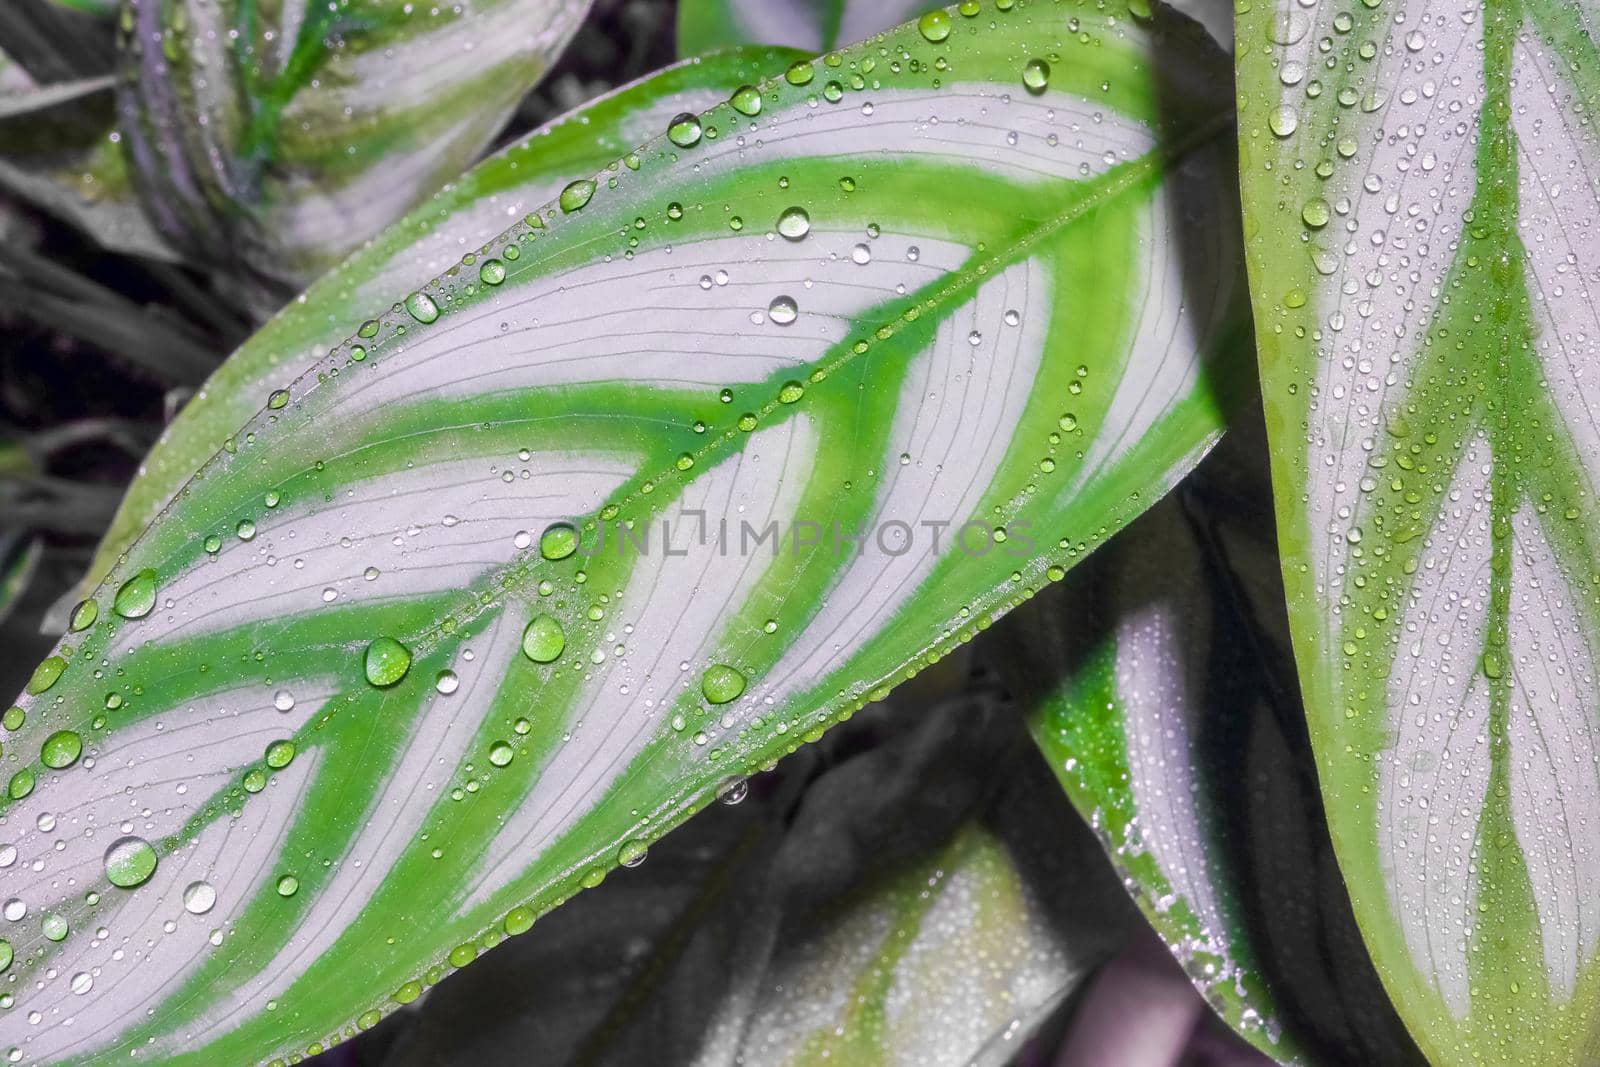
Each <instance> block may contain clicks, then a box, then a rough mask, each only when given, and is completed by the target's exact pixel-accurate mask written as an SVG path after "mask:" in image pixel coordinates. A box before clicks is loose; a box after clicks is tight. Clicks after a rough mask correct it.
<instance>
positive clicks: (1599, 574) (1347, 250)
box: [1239, 0, 1600, 1064]
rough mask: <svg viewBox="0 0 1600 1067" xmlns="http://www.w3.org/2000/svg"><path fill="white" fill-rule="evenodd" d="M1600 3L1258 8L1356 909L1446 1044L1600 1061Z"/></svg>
mask: <svg viewBox="0 0 1600 1067" xmlns="http://www.w3.org/2000/svg"><path fill="white" fill-rule="evenodd" d="M1593 16H1594V8H1593V6H1592V5H1585V4H1576V5H1575V4H1563V3H1555V2H1545V0H1527V2H1512V3H1498V2H1497V3H1492V4H1488V5H1484V6H1480V5H1478V4H1475V3H1474V4H1467V5H1459V4H1441V3H1436V2H1433V0H1368V2H1362V3H1328V4H1322V5H1318V6H1316V7H1315V8H1313V9H1309V10H1308V9H1306V8H1305V7H1304V6H1303V5H1301V4H1299V3H1293V2H1289V0H1283V2H1280V3H1266V4H1256V5H1254V6H1253V7H1252V8H1251V9H1250V10H1249V11H1248V13H1246V14H1244V15H1241V16H1240V23H1239V60H1240V86H1241V94H1242V103H1243V108H1242V110H1241V114H1242V115H1243V116H1244V117H1245V119H1246V121H1245V122H1244V129H1243V134H1242V136H1241V140H1242V142H1243V143H1242V150H1243V156H1242V158H1243V161H1244V166H1243V170H1244V175H1245V178H1244V183H1245V202H1246V205H1247V208H1248V218H1247V224H1248V226H1249V233H1250V238H1249V247H1248V252H1249V257H1250V269H1251V274H1252V282H1253V287H1254V296H1255V307H1256V315H1257V324H1258V330H1257V334H1258V337H1259V339H1260V344H1261V374H1262V382H1263V389H1264V394H1265V397H1266V403H1267V410H1268V422H1269V429H1270V431H1271V435H1272V443H1273V446H1274V447H1273V456H1274V459H1275V463H1276V467H1275V471H1274V476H1275V480H1276V486H1277V491H1278V500H1279V529H1280V535H1281V538H1282V544H1283V555H1284V560H1283V565H1284V576H1285V581H1286V584H1287V586H1288V594H1289V599H1290V605H1291V621H1292V623H1293V627H1294V637H1295V642H1296V652H1297V658H1298V660H1299V663H1300V672H1301V679H1302V683H1303V685H1304V688H1305V693H1306V704H1307V711H1308V714H1309V715H1310V717H1311V727H1312V740H1313V742H1314V744H1315V746H1316V751H1317V756H1318V771H1319V774H1320V776H1321V780H1322V786H1323V790H1324V793H1325V795H1326V797H1327V804H1328V814H1329V819H1330V822H1331V824H1332V829H1333V839H1334V842H1335V844H1336V845H1337V846H1338V852H1339V860H1340V864H1341V866H1342V867H1343V869H1344V872H1345V875H1346V877H1347V879H1348V881H1349V883H1350V888H1351V893H1352V896H1353V898H1354V901H1355V907H1356V915H1357V917H1358V919H1359V920H1360V922H1361V924H1362V927H1363V929H1364V931H1365V933H1366V935H1367V940H1368V943H1369V945H1370V947H1371V949H1372V954H1373V957H1374V959H1375V960H1376V962H1377V964H1378V967H1379V970H1380V972H1381V973H1382V975H1383V977H1384V979H1385V981H1386V982H1387V983H1388V986H1389V989H1390V991H1391V993H1392V994H1393V996H1394V998H1395V1000H1396V1002H1397V1003H1398V1004H1399V1006H1400V1010H1401V1011H1402V1013H1403V1014H1404V1015H1405V1017H1406V1019H1407V1020H1408V1022H1409V1023H1410V1024H1411V1026H1412V1028H1413V1029H1414V1031H1415V1032H1416V1034H1417V1036H1418V1040H1419V1041H1420V1042H1421V1043H1422V1045H1423V1047H1424V1049H1425V1050H1426V1051H1427V1053H1428V1055H1429V1056H1430V1057H1431V1058H1432V1059H1433V1060H1435V1061H1436V1062H1438V1063H1441V1064H1443V1063H1483V1062H1492V1063H1497V1064H1511V1063H1542V1064H1551V1063H1561V1064H1568V1063H1579V1062H1582V1063H1592V1062H1595V1061H1596V1057H1597V1056H1600V1038H1597V1034H1600V963H1597V962H1596V953H1597V951H1600V720H1597V716H1600V689H1597V686H1596V674H1595V671H1596V662H1597V656H1600V503H1597V501H1600V495H1597V489H1600V430H1597V427H1600V393H1597V392H1596V390H1595V387H1594V383H1595V379H1596V376H1597V375H1600V348H1597V347H1596V345H1597V344H1600V305H1597V302H1596V293H1597V290H1596V272H1597V270H1600V230H1597V229H1596V223H1595V218H1596V212H1595V204H1596V185H1595V181H1596V179H1595V174H1596V173H1597V165H1600V141H1597V137H1596V129H1595V125H1594V115H1595V109H1596V106H1597V105H1600V83H1597V82H1596V80H1595V78H1596V74H1597V72H1600V54H1597V51H1596V47H1595V41H1594V37H1593V32H1594V26H1595V23H1594V17H1593Z"/></svg>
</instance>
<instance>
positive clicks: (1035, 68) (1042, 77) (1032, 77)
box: [1022, 59, 1050, 96]
mask: <svg viewBox="0 0 1600 1067" xmlns="http://www.w3.org/2000/svg"><path fill="white" fill-rule="evenodd" d="M1022 84H1023V85H1025V86H1027V89H1028V92H1030V93H1032V94H1033V95H1034V96H1038V95H1039V94H1040V93H1042V92H1044V91H1045V90H1046V89H1048V88H1049V87H1050V64H1048V63H1046V62H1045V61H1044V60H1042V59H1030V60H1028V61H1027V62H1026V63H1024V64H1023V65H1022Z"/></svg>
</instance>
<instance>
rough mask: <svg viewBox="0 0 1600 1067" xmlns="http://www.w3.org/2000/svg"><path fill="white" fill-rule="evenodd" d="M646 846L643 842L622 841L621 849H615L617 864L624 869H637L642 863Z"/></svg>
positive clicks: (647, 849)
mask: <svg viewBox="0 0 1600 1067" xmlns="http://www.w3.org/2000/svg"><path fill="white" fill-rule="evenodd" d="M648 852H649V848H648V846H646V845H645V843H644V842H643V841H624V842H623V843H622V847H621V848H619V849H617V862H618V863H620V864H622V866H624V867H637V866H639V864H641V863H643V862H644V860H645V856H646V854H647V853H648Z"/></svg>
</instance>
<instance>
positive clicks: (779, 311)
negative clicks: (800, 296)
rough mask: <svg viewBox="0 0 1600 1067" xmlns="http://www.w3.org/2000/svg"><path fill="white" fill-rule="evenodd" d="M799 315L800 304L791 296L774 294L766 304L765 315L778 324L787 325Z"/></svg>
mask: <svg viewBox="0 0 1600 1067" xmlns="http://www.w3.org/2000/svg"><path fill="white" fill-rule="evenodd" d="M799 315H800V305H799V304H796V303H795V302H794V297H791V296H775V297H773V298H772V303H770V304H768V305H767V317H768V318H770V319H771V320H772V321H773V322H775V323H777V324H778V325H779V326H788V325H789V324H790V323H792V322H794V320H795V319H796V318H798V317H799Z"/></svg>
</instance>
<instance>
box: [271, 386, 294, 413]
mask: <svg viewBox="0 0 1600 1067" xmlns="http://www.w3.org/2000/svg"><path fill="white" fill-rule="evenodd" d="M288 405H289V390H287V389H274V390H273V391H272V392H271V393H269V394H267V407H268V408H270V409H271V410H273V411H282V410H283V409H284V408H285V407H287V406H288Z"/></svg>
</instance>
